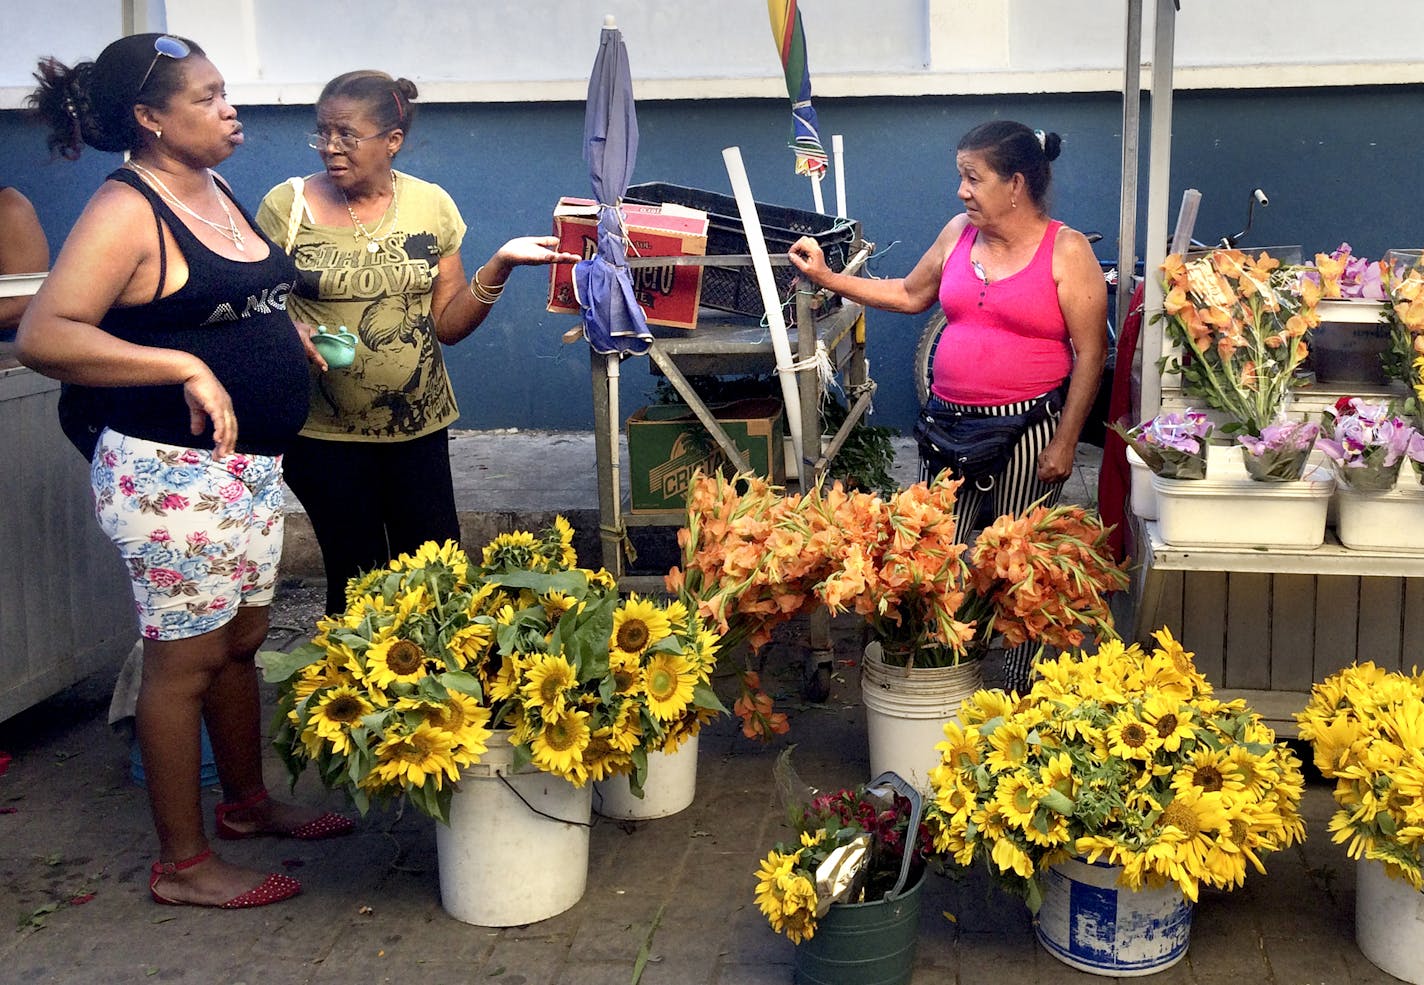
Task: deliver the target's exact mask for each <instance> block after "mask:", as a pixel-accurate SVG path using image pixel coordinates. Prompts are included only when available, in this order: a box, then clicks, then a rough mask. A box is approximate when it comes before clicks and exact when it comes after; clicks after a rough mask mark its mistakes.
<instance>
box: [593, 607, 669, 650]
mask: <svg viewBox="0 0 1424 985" xmlns="http://www.w3.org/2000/svg"><path fill="white" fill-rule="evenodd" d="M670 632H672V627H671V626H670V625H669V624H668V618H667V616H666V615H665V614H664V613H663V611H662V609H660V608H658V605H657V603H656V602H653V601H650V600H648V599H640V598H638V596H636V595H630V596H628V599H627V601H625V602H623V603H622V604H621V605H619V606H618V608H617V609H615V610H614V612H613V637H612V639H610V640H609V646H608V649H609V652H610V653H611V652H615V651H616V652H618V653H626V654H630V655H632V656H635V657H638V656H642V654H643V651H645V650H647V648H648V647H650V646H652V645H653V644H654V643H656V642H658V641H659V640H661V639H663V638H665V637H666V636H667V635H668V634H669V633H670Z"/></svg>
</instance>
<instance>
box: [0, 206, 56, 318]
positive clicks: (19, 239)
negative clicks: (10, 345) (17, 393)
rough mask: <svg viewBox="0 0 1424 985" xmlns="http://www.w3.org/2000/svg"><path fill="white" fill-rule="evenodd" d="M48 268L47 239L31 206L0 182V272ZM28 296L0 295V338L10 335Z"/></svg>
mask: <svg viewBox="0 0 1424 985" xmlns="http://www.w3.org/2000/svg"><path fill="white" fill-rule="evenodd" d="M48 269H49V241H48V240H46V239H45V234H44V229H42V228H41V227H40V220H39V217H38V216H37V215H35V207H34V206H33V205H31V204H30V200H29V199H28V198H26V197H25V196H24V195H23V194H21V192H20V190H19V189H18V188H10V187H7V186H5V185H0V274H40V273H44V272H45V271H46V270H48ZM29 303H30V299H29V297H28V296H26V297H18V298H0V341H3V340H5V339H9V338H11V337H12V333H13V332H14V331H15V327H16V326H17V325H19V324H20V316H21V315H23V314H24V313H25V308H26V307H27V306H28V305H29Z"/></svg>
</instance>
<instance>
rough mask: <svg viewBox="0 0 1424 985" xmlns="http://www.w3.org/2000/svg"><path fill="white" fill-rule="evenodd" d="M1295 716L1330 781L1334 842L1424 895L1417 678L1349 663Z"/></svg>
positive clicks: (1421, 716)
mask: <svg viewBox="0 0 1424 985" xmlns="http://www.w3.org/2000/svg"><path fill="white" fill-rule="evenodd" d="M1295 717H1296V721H1297V722H1299V723H1300V737H1301V738H1302V739H1304V740H1306V741H1307V742H1309V743H1310V744H1311V747H1312V750H1313V752H1314V755H1315V765H1316V767H1317V768H1318V769H1319V770H1320V773H1321V775H1322V776H1324V777H1326V778H1327V779H1333V780H1334V781H1335V803H1336V804H1338V805H1339V810H1337V811H1336V812H1335V816H1334V817H1332V818H1331V819H1330V831H1331V832H1332V833H1333V836H1334V839H1335V841H1336V842H1339V843H1346V842H1348V849H1347V850H1348V852H1349V855H1350V857H1351V858H1355V859H1361V858H1366V859H1375V860H1377V861H1379V862H1381V863H1383V865H1384V867H1385V870H1386V871H1387V872H1388V873H1389V875H1390V877H1391V878H1395V879H1403V880H1404V881H1406V882H1408V883H1409V884H1410V885H1411V886H1413V887H1414V888H1415V889H1416V890H1419V889H1424V795H1421V792H1424V755H1421V752H1420V750H1421V749H1424V676H1421V675H1420V673H1419V670H1418V668H1415V669H1414V670H1413V671H1412V672H1411V673H1409V674H1407V675H1406V674H1402V673H1398V672H1394V671H1386V670H1384V669H1382V668H1380V667H1377V666H1375V665H1374V664H1373V663H1369V662H1366V663H1361V664H1352V665H1351V666H1349V667H1346V668H1345V669H1344V670H1342V671H1339V672H1338V673H1336V674H1332V675H1331V676H1329V677H1327V678H1326V679H1325V680H1324V681H1322V682H1320V683H1319V684H1316V685H1315V687H1313V688H1312V689H1311V693H1310V701H1309V703H1308V704H1307V705H1306V706H1305V708H1304V709H1303V710H1302V711H1299V712H1297V713H1296V716H1295Z"/></svg>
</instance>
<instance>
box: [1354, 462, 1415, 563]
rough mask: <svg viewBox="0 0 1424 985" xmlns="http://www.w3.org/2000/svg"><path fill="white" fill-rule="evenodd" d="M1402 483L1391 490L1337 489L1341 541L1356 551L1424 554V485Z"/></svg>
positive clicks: (1411, 478) (1411, 477) (1410, 475)
mask: <svg viewBox="0 0 1424 985" xmlns="http://www.w3.org/2000/svg"><path fill="white" fill-rule="evenodd" d="M1408 472H1409V476H1408V478H1409V484H1408V485H1406V484H1405V483H1404V482H1402V481H1401V482H1400V483H1399V484H1398V485H1396V486H1395V487H1394V489H1392V490H1390V491H1389V492H1381V493H1359V492H1355V491H1354V490H1353V489H1346V488H1345V487H1344V486H1338V487H1336V489H1335V506H1336V511H1337V513H1336V519H1335V530H1336V532H1337V533H1338V534H1339V535H1340V543H1342V544H1344V545H1345V546H1346V547H1348V548H1350V549H1351V550H1356V551H1385V552H1388V553H1391V554H1393V553H1401V554H1402V553H1411V554H1418V553H1424V524H1421V523H1420V522H1419V520H1420V518H1421V517H1424V486H1420V485H1419V483H1417V482H1415V481H1414V474H1413V472H1414V470H1413V469H1409V470H1408Z"/></svg>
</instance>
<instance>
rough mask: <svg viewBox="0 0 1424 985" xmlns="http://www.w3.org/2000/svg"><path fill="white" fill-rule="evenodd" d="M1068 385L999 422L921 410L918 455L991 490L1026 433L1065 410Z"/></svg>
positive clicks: (943, 409) (942, 410)
mask: <svg viewBox="0 0 1424 985" xmlns="http://www.w3.org/2000/svg"><path fill="white" fill-rule="evenodd" d="M1067 394H1068V381H1066V380H1065V381H1064V382H1063V384H1062V385H1061V386H1059V387H1058V389H1056V390H1054V391H1053V392H1052V393H1046V394H1044V395H1043V396H1041V397H1039V398H1038V399H1037V400H1035V401H1034V402H1033V403H1032V404H1030V405H1029V407H1028V408H1027V409H1026V410H1023V411H1020V412H1019V413H1017V414H1002V415H999V416H997V417H994V416H989V415H987V414H976V413H974V412H972V411H964V410H951V409H949V408H947V407H938V408H936V407H929V406H926V407H923V408H921V409H920V413H919V416H918V417H917V418H916V419H915V428H914V432H913V433H914V437H915V443H916V444H918V445H919V447H920V456H921V457H922V458H924V459H925V460H927V461H929V462H930V463H932V464H934V465H936V466H937V468H935V469H932V470H931V471H932V472H937V471H939V470H940V469H949V470H950V472H951V473H953V475H954V476H955V477H956V478H961V479H964V480H965V481H967V482H971V483H973V484H974V485H975V486H976V487H978V488H979V489H985V490H987V489H990V488H992V487H993V485H994V482H995V481H996V480H997V479H998V477H999V475H1000V474H1001V473H1002V472H1003V471H1004V469H1006V468H1008V466H1009V458H1010V457H1011V456H1012V455H1013V453H1014V446H1015V445H1017V444H1018V443H1019V440H1020V439H1021V438H1022V437H1023V436H1024V433H1025V432H1027V431H1028V429H1029V428H1031V427H1033V426H1034V425H1035V424H1037V423H1038V422H1039V421H1042V420H1045V419H1047V418H1048V417H1056V416H1057V415H1058V414H1059V413H1061V412H1062V410H1063V401H1064V399H1065V397H1066V396H1067Z"/></svg>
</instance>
